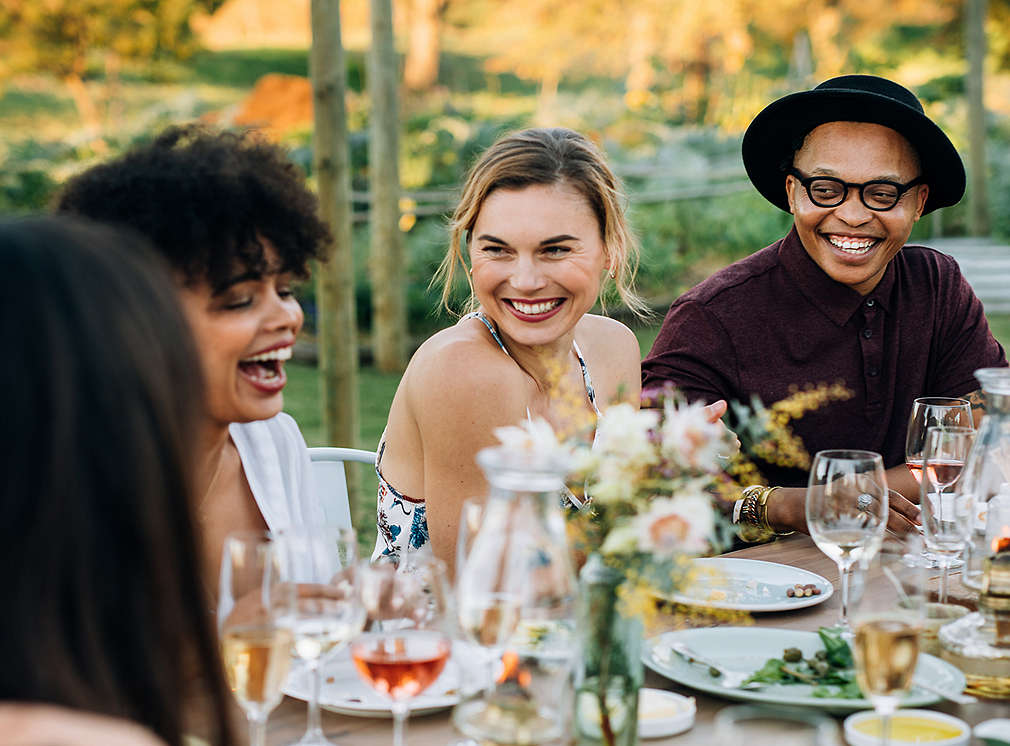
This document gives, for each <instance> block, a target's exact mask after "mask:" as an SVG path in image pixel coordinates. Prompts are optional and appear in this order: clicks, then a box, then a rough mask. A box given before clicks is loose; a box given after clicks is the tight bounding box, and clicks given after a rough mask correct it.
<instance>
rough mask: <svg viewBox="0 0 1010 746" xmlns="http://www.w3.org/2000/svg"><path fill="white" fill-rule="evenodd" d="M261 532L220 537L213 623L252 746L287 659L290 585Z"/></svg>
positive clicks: (261, 738) (260, 739)
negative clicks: (214, 618)
mask: <svg viewBox="0 0 1010 746" xmlns="http://www.w3.org/2000/svg"><path fill="white" fill-rule="evenodd" d="M278 559H279V558H278V554H277V551H276V546H275V545H274V543H273V542H271V541H270V539H269V537H268V536H267V534H265V533H255V532H246V533H232V534H229V535H228V536H227V537H226V538H225V541H224V550H223V553H222V556H221V577H220V584H219V593H218V607H217V622H218V635H219V638H220V642H221V654H222V657H223V659H224V668H225V672H226V673H227V675H228V684H229V686H230V687H231V690H232V693H233V694H234V695H235V699H236V700H238V703H239V705H240V706H241V707H242V709H243V710H244V711H245V714H246V718H247V719H248V720H249V743H250V746H263V745H264V744H265V742H266V741H265V739H266V722H267V717H268V716H269V714H270V711H271V710H273V709H274V708H275V707H276V706H277V705H278V703H280V701H281V697H282V696H283V695H282V693H281V687H282V686H283V685H284V680H285V678H287V675H288V666H289V664H290V661H291V641H292V635H291V628H290V611H291V600H292V599H291V595H290V586H288V585H286V584H285V583H283V582H282V581H281V576H280V572H279V569H280V563H279V561H278Z"/></svg>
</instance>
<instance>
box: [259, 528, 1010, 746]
mask: <svg viewBox="0 0 1010 746" xmlns="http://www.w3.org/2000/svg"><path fill="white" fill-rule="evenodd" d="M725 556H727V557H743V558H749V559H760V560H766V561H770V562H780V563H782V564H785V565H793V566H796V567H802V568H804V569H807V570H810V571H812V572H815V573H818V574H820V575H823V576H824V577H825V578H827V579H828V580H829V581H831V582H832V583H834V584H835V586H836V592H835V593H834V595H833V596H832V597H831V598H829V599H828V600H827V601H825V602H824V603H822V604H819V605H817V606H811V607H808V608H806V609H797V610H794V611H785V612H772V613H764V614H755V615H754V616H753V622H754V625H755V626H759V627H779V628H786V629H799V630H809V631H815V630H816V629H817V628H818V627H822V626H830V625H832V624H835V623H836V622H837V620H838V615H839V613H840V607H841V593H840V592H839V591H838V590H837V586H838V582H837V581H838V569H837V567H836V566H835V563H834V562H833V561H832V560H831V559H829V558H828V557H827V556H826V555H824V554H823V553H821V551H820V550H819V549H817V547H816V546H815V545H814V543H813V542H812V541H811V540H810V539H809V538H807V537H806V536H799V535H797V536H792V537H789V538H787V539H780V540H779V541H777V542H774V543H771V544H762V545H758V546H753V547H748V548H746V549H742V550H740V551H737V552H732V553H730V554H727V555H725ZM933 582H934V584H935V583H936V579H935V578H934V581H933ZM951 596H952V600H961V599H963V600H964V601H965V602H967V600H968V599H969V598H970V594H969V592H968V591H966V589H964V588H963V586H961V585H960V584H959V583H958V582H957V579H956V576H954V575H952V577H951ZM664 621H665V622H666V624H665V625H664ZM672 623H673V619H672V618H671V617H669V616H668V617H666V618H665V619H664V618H662V617H661V618H660V622H659V624H660V626H659V629H658V630H654V631H652V634H655V633H657V632H660V631H662V630H663V629H664V628H669V627H670V626H672ZM647 634H650V633H647ZM645 683H646V686H649V687H654V688H657V689H668V690H670V691H674V692H678V693H680V694H686V695H689V696H693V697H695V699H696V700H697V706H698V713H697V717H696V719H695V725H694V727H693V728H692V729H691V730H689V731H687V732H685V733H682V734H680V735H677V736H671V737H669V738H660V739H650V740H648V741H643V743H645V744H657V745H663V744H669V745H671V746H721V745H718V744H715V740H714V733H713V730H714V726H713V719H714V717H715V714H716V713H717V712H718V711H719V710H720V709H722V708H723V707H726V706H727V705H730V704H733V703H731V702H730V701H728V700H723V699H719V698H717V697H714V696H710V695H707V694H703V693H701V692H696V691H693V690H691V689H689V688H687V687H683V686H681V685H679V684H676V683H674V682H672V681H670V680H668V679H665V678H663V677H661V676H659V675H658V674H656V673H653V672H651V671H648V669H647V670H646V681H645ZM931 709H936V710H940V711H942V712H946V713H949V714H951V715H955V716H957V717H960V718H962V719H963V720H965V721H967V722H968V723H969V724H971V725H975V724H977V723H979V722H981V721H983V720H988V719H990V718H996V717H1007V716H1008V713H1010V704H1008V703H1007V702H1006V701H999V700H980V702H979V703H978V704H973V705H955V704H953V703H949V702H944V703H939V704H937V705H934V706H933V707H932V708H931ZM837 723H838V732H839V741H838V743H839V744H841V743H843V741H842V740H841V719H840V718H839V719H837ZM304 729H305V703H304V702H301V701H299V700H294V699H291V698H285V700H284V701H283V702H282V703H281V704H280V706H278V707H277V709H276V710H274V712H273V713H272V714H271V716H270V722H269V731H268V736H267V743H268V744H270V746H280V745H281V744H290V743H293V742H294V741H296V740H298V738H299V737H301V734H302V733H303V732H304ZM323 730H324V731H325V732H326V736H327V737H328V738H329V739H330V740H331V741H333V742H335V743H337V744H344V745H350V744H353V745H354V746H373V745H374V746H380V745H382V746H386V745H387V744H389V743H390V742H391V740H392V724H391V721H389V720H378V719H372V718H358V717H347V716H343V715H336V714H333V713H328V712H324V713H323ZM457 740H460V741H462V737H461V736H460V734H459V733H458V732H456V731H455V730H454V729H453V727H452V724H451V723H450V721H449V713H448V712H443V713H437V714H432V715H426V716H423V717H412V718H411V719H410V722H409V724H408V729H407V741H408V744H409V745H410V746H453V745H454V744H456V742H457ZM789 743H790V741H789V738H788V736H787V737H786V738H785V739H784V740H778V741H777V744H779V746H787V744H789ZM973 743H974V742H973Z"/></svg>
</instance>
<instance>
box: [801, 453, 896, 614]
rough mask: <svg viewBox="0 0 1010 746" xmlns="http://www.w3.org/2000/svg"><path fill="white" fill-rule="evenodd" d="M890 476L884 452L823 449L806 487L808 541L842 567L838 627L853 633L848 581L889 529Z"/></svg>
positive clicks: (840, 572)
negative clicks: (886, 470) (855, 566)
mask: <svg viewBox="0 0 1010 746" xmlns="http://www.w3.org/2000/svg"><path fill="white" fill-rule="evenodd" d="M887 513H888V501H887V478H886V477H885V476H884V463H883V460H882V459H881V457H880V454H878V453H873V452H872V451H846V450H834V451H820V452H818V453H817V454H816V455H815V456H814V460H813V464H811V467H810V479H809V482H808V484H807V501H806V517H807V528H808V530H809V531H810V538H812V539H813V540H814V543H816V544H817V548H818V549H820V550H821V551H822V552H824V553H825V554H826V555H828V556H829V557H830V558H831V559H833V560H834V561H835V563H836V564H837V565H838V572H839V575H840V577H841V583H842V615H841V619H840V620H839V626H840V627H841V628H842V630H843V631H846V632H850V631H851V626H850V625H849V577H850V571H851V569H852V566H853V565H854V564H855V563H856V562H857V561H860V562H863V563H865V562H866V561H867V560H869V558H870V557H872V556H873V555H874V554H876V552H877V550H878V549H879V548H880V543H881V542H882V541H883V538H884V530H885V529H886V527H887Z"/></svg>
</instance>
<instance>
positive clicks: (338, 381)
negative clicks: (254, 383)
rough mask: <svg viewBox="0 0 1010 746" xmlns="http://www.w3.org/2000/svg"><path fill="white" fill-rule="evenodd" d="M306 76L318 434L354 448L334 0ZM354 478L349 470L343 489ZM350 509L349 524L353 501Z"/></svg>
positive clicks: (317, 5)
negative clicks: (316, 219) (315, 211)
mask: <svg viewBox="0 0 1010 746" xmlns="http://www.w3.org/2000/svg"><path fill="white" fill-rule="evenodd" d="M309 72H310V75H311V77H312V97H313V109H314V118H315V121H314V126H315V130H314V135H313V137H314V146H315V147H314V155H313V163H314V169H315V173H316V179H317V182H318V189H319V203H320V208H321V211H322V215H323V218H324V219H325V220H326V222H327V223H328V224H329V226H330V230H331V231H332V232H333V244H334V246H333V252H332V255H331V257H330V261H329V262H327V263H325V264H320V265H319V269H318V271H317V273H316V305H317V308H318V316H317V318H318V341H319V372H320V376H319V382H320V404H321V407H322V410H323V431H324V433H325V437H326V442H327V444H328V445H334V446H347V447H354V446H356V445H357V442H358V334H357V322H356V320H355V312H354V255H353V253H352V251H351V175H350V173H351V168H350V153H349V151H348V147H347V116H346V111H345V108H344V93H345V90H344V89H345V78H346V71H345V67H344V48H343V46H342V44H341V39H340V0H312V52H311V55H310V57H309ZM352 473H353V470H350V471H349V472H348V477H349V479H350V480H351V482H350V483H349V485H348V487H349V488H351V487H352V485H353V479H352V477H351V474H352ZM349 492H350V489H349ZM351 494H353V492H351ZM351 505H352V518H353V517H354V516H353V505H354V501H353V500H352V502H351Z"/></svg>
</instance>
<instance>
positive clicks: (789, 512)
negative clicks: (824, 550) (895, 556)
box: [768, 487, 920, 534]
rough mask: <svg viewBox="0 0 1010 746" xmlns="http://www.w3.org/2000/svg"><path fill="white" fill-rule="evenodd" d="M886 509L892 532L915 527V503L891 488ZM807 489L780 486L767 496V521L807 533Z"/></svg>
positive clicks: (916, 508)
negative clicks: (887, 508) (888, 507)
mask: <svg viewBox="0 0 1010 746" xmlns="http://www.w3.org/2000/svg"><path fill="white" fill-rule="evenodd" d="M888 497H889V501H888V502H889V505H890V510H889V511H888V515H887V528H888V529H889V530H891V531H893V532H894V533H896V534H906V533H909V532H910V531H917V530H918V526H919V523H920V521H919V506H917V505H915V504H914V503H913V502H911V501H910V500H908V499H907V498H905V497H903V496H902V495H901V493H899V492H897V491H895V490H889V493H888ZM806 503H807V491H806V489H805V488H804V487H782V488H780V489H777V490H775V492H773V493H772V496H771V498H770V499H769V500H768V522H769V523H770V524H771V525H772V528H774V529H776V530H778V531H801V532H802V533H804V534H809V533H810V532H809V531H808V530H807V516H806Z"/></svg>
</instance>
